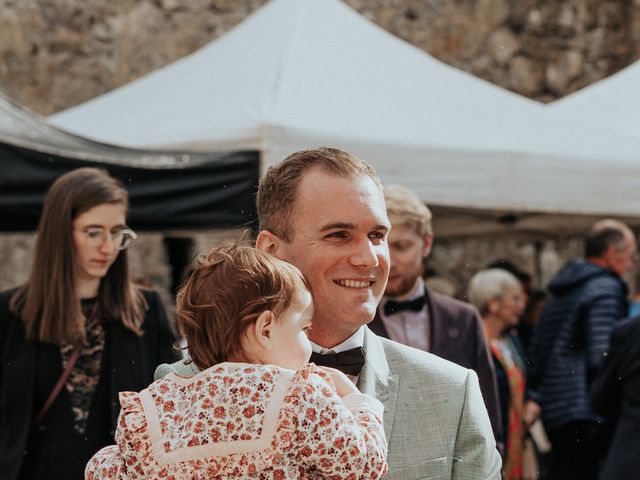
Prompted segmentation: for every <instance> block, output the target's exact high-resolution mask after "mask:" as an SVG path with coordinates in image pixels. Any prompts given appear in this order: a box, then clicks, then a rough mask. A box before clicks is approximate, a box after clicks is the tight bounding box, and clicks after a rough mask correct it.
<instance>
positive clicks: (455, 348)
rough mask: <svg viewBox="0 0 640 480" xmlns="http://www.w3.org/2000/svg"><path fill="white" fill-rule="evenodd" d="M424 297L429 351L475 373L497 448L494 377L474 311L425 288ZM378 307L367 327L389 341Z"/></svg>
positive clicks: (498, 425) (498, 422)
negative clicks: (426, 309) (427, 320)
mask: <svg viewBox="0 0 640 480" xmlns="http://www.w3.org/2000/svg"><path fill="white" fill-rule="evenodd" d="M424 294H425V303H426V305H427V308H428V309H429V328H430V330H429V352H430V353H433V354H434V355H437V356H439V357H442V358H444V359H446V360H449V361H451V362H453V363H456V364H458V365H460V366H462V367H465V368H470V369H472V370H474V371H475V372H476V373H477V374H478V380H479V381H480V390H482V397H483V398H484V402H485V405H486V407H487V411H488V413H489V418H490V419H491V427H492V428H493V433H494V435H495V437H496V443H498V444H499V446H501V444H502V438H503V435H502V427H501V424H502V422H501V418H500V408H499V405H498V386H497V382H496V374H495V371H494V369H493V363H492V362H491V357H490V354H489V349H488V347H487V342H486V340H485V337H484V332H483V329H482V319H481V318H480V314H479V313H478V310H477V309H476V308H475V307H473V306H471V305H469V304H468V303H464V302H461V301H460V300H456V299H455V298H451V297H448V296H446V295H442V294H440V293H436V292H432V291H431V289H429V287H426V286H425V292H424ZM380 308H381V307H378V311H377V312H376V316H375V318H374V319H373V321H372V322H371V323H369V328H370V329H371V330H372V331H373V332H374V333H375V334H377V335H379V336H381V337H385V338H389V333H388V332H387V329H386V328H385V326H384V323H383V321H382V318H380Z"/></svg>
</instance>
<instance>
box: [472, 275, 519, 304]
mask: <svg viewBox="0 0 640 480" xmlns="http://www.w3.org/2000/svg"><path fill="white" fill-rule="evenodd" d="M509 288H521V284H520V282H519V281H518V279H517V278H516V277H515V275H513V274H512V273H510V272H507V271H506V270H503V269H502V268H489V269H487V270H480V271H479V272H478V273H476V274H475V275H474V276H473V277H471V280H470V281H469V288H468V289H467V296H468V299H469V301H470V302H471V303H472V304H473V306H474V307H476V308H477V309H478V310H480V314H481V315H485V314H486V313H487V309H488V304H489V302H490V301H491V300H499V299H501V298H502V296H503V295H504V294H505V292H506V291H507V289H509Z"/></svg>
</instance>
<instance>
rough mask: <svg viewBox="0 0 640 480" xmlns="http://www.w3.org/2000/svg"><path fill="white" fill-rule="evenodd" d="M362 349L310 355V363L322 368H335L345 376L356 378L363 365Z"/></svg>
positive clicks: (363, 355)
mask: <svg viewBox="0 0 640 480" xmlns="http://www.w3.org/2000/svg"><path fill="white" fill-rule="evenodd" d="M364 359H365V354H364V349H363V348H362V347H356V348H352V349H350V350H345V351H344V352H340V353H324V354H323V353H316V352H313V353H312V354H311V359H310V360H309V361H310V362H313V363H315V364H316V365H320V366H323V367H332V368H337V369H338V370H340V371H341V372H342V373H346V374H347V375H354V376H357V375H359V374H360V370H362V367H363V365H364Z"/></svg>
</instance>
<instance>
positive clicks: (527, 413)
mask: <svg viewBox="0 0 640 480" xmlns="http://www.w3.org/2000/svg"><path fill="white" fill-rule="evenodd" d="M538 417H540V405H538V402H534V401H533V400H527V402H526V403H525V404H524V415H523V417H522V420H523V421H524V424H525V426H526V427H527V428H531V425H533V423H534V422H535V421H536V420H537V419H538Z"/></svg>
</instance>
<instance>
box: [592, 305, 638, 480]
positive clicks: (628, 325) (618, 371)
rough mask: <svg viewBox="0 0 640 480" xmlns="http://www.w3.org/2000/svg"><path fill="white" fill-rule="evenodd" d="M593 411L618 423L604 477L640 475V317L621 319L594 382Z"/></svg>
mask: <svg viewBox="0 0 640 480" xmlns="http://www.w3.org/2000/svg"><path fill="white" fill-rule="evenodd" d="M591 400H592V404H593V410H594V411H595V412H596V413H598V414H600V415H602V416H604V417H605V418H606V419H608V420H609V421H611V422H612V423H613V424H614V425H615V431H614V435H613V441H612V443H611V446H610V447H609V452H608V453H607V458H606V461H605V464H604V468H603V469H602V473H601V476H600V479H601V480H637V479H638V478H640V316H638V317H633V318H629V319H626V320H624V321H622V322H620V323H619V324H618V325H617V326H616V328H615V330H614V331H613V333H612V334H611V343H610V347H609V354H608V355H607V357H606V359H605V361H604V363H603V365H602V368H601V369H600V371H599V372H598V374H597V375H596V378H595V380H594V383H593V385H592V391H591Z"/></svg>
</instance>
